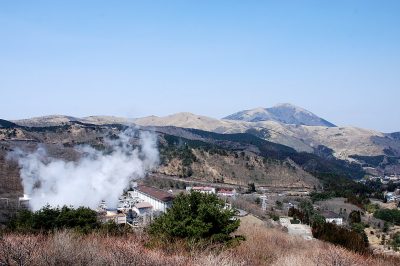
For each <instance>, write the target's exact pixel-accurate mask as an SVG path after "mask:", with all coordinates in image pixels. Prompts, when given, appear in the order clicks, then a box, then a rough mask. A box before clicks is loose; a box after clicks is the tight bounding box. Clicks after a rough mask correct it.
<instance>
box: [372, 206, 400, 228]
mask: <svg viewBox="0 0 400 266" xmlns="http://www.w3.org/2000/svg"><path fill="white" fill-rule="evenodd" d="M374 217H375V218H378V219H381V220H384V221H386V222H390V223H393V224H395V225H400V210H396V209H379V210H377V211H375V213H374Z"/></svg>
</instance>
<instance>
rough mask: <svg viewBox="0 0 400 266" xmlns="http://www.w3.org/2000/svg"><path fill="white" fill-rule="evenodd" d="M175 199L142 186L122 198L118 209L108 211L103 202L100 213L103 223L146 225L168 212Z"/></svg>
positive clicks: (166, 193)
mask: <svg viewBox="0 0 400 266" xmlns="http://www.w3.org/2000/svg"><path fill="white" fill-rule="evenodd" d="M173 199H174V196H173V195H172V194H171V193H168V192H165V191H163V190H160V189H157V188H154V187H149V186H144V185H140V186H136V187H134V188H133V189H132V190H131V191H128V192H127V193H126V195H125V196H123V197H121V198H120V200H119V203H118V206H117V208H116V209H107V206H106V205H105V203H104V202H103V203H102V204H101V205H100V206H99V209H98V212H99V214H100V216H101V217H102V218H101V220H102V221H103V222H106V221H113V222H115V223H117V224H128V225H131V226H139V225H145V224H147V223H149V222H150V221H151V220H152V219H153V218H154V217H157V216H158V215H160V214H162V213H164V212H166V210H167V209H168V208H170V207H171V206H172V201H173Z"/></svg>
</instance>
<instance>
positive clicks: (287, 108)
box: [224, 103, 335, 127]
mask: <svg viewBox="0 0 400 266" xmlns="http://www.w3.org/2000/svg"><path fill="white" fill-rule="evenodd" d="M224 119H226V120H239V121H247V122H260V121H276V122H280V123H284V124H291V125H304V126H325V127H335V125H334V124H332V123H331V122H328V121H326V120H325V119H322V118H320V117H318V116H316V115H315V114H313V113H311V112H310V111H307V110H305V109H303V108H301V107H298V106H295V105H292V104H288V103H285V104H279V105H276V106H274V107H271V108H256V109H252V110H245V111H241V112H238V113H235V114H232V115H229V116H227V117H225V118H224Z"/></svg>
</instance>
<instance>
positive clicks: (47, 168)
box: [9, 129, 159, 210]
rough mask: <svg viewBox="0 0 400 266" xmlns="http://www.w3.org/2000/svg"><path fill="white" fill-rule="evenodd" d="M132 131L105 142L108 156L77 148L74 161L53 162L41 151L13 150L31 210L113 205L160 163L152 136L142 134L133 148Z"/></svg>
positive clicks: (82, 147) (89, 148)
mask: <svg viewBox="0 0 400 266" xmlns="http://www.w3.org/2000/svg"><path fill="white" fill-rule="evenodd" d="M134 133H135V132H134V130H132V129H128V130H126V131H125V132H123V133H121V134H120V135H119V138H118V139H117V140H107V141H106V143H107V144H108V146H110V150H108V151H107V152H106V153H104V152H101V151H98V150H95V149H93V148H92V147H89V146H80V147H77V148H76V149H77V151H78V152H80V153H81V157H80V159H79V160H78V161H77V162H73V161H63V160H60V159H56V158H51V157H49V156H48V155H47V152H46V150H45V149H44V148H43V147H39V148H38V149H37V150H36V151H35V152H33V153H27V152H24V151H22V150H21V149H18V150H15V151H13V152H12V153H11V154H9V157H11V158H14V159H17V160H18V163H19V166H20V167H21V171H20V174H21V178H22V182H23V186H24V193H25V194H28V195H29V196H30V198H31V199H30V205H31V208H32V209H33V210H38V209H40V208H41V207H43V206H45V205H47V204H50V205H51V206H63V205H67V206H74V207H79V206H87V207H90V208H96V207H97V206H98V204H99V203H100V202H101V200H105V201H106V202H107V205H109V206H116V204H117V202H118V198H119V196H121V194H122V193H123V191H124V189H126V188H127V187H129V185H130V183H131V182H132V181H134V180H137V179H139V178H143V177H144V176H145V175H146V172H147V171H149V170H151V169H152V168H154V167H156V166H157V164H158V163H159V153H158V149H157V140H156V136H155V134H152V133H150V132H141V133H140V147H139V148H136V149H134V147H133V146H132V145H131V144H130V140H131V138H132V137H133V136H134Z"/></svg>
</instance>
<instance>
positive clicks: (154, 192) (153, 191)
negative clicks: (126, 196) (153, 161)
mask: <svg viewBox="0 0 400 266" xmlns="http://www.w3.org/2000/svg"><path fill="white" fill-rule="evenodd" d="M135 189H136V190H138V191H140V192H142V193H143V194H146V195H148V196H150V197H152V198H155V199H157V200H160V201H163V202H168V201H171V200H173V199H174V196H173V195H171V194H169V193H168V192H165V191H163V190H161V189H158V188H155V187H148V186H143V185H141V186H137V187H136V188H135Z"/></svg>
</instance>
